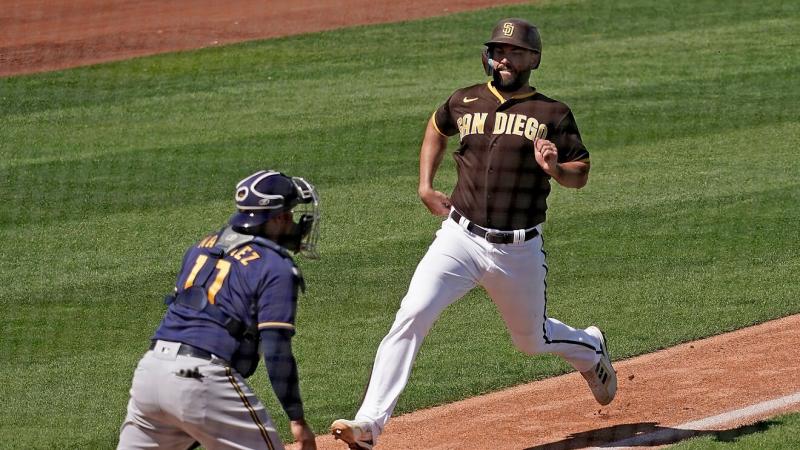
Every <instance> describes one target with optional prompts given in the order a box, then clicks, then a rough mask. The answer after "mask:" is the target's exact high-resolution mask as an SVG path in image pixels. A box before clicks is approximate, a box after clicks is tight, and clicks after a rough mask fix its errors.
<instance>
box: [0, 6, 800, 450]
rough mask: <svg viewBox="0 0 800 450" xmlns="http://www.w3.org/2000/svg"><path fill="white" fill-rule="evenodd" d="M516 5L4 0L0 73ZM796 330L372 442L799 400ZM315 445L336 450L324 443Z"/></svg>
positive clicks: (454, 440) (634, 365)
mask: <svg viewBox="0 0 800 450" xmlns="http://www.w3.org/2000/svg"><path fill="white" fill-rule="evenodd" d="M448 3H450V4H448ZM514 3H521V2H519V1H498V0H491V1H489V0H467V1H458V2H456V1H453V0H449V1H447V2H435V4H436V5H438V6H436V7H432V6H430V4H431V2H427V1H423V0H405V1H403V2H395V1H373V0H321V1H320V0H317V1H309V0H296V1H292V2H264V1H261V0H233V1H229V2H217V1H212V0H173V1H170V2H163V1H160V0H137V1H127V0H126V1H123V0H72V1H69V2H65V1H56V0H14V1H11V2H4V6H3V10H2V11H0V76H9V75H19V74H26V73H34V72H41V71H47V70H55V69H63V68H69V67H75V66H80V65H86V64H94V63H100V62H105V61H111V60H118V59H125V58H131V57H135V56H143V55H149V54H154V53H160V52H167V51H179V50H188V49H196V48H202V47H208V46H215V45H221V44H226V43H231V42H238V41H244V40H252V39H263V38H269V37H277V36H284V35H290V34H299V33H305V32H311V31H320V30H327V29H333V28H339V27H345V26H351V25H363V24H372V23H382V22H394V21H401V20H408V19H415V18H422V17H429V16H436V15H443V14H449V13H453V12H457V11H464V10H469V9H478V8H483V7H490V6H498V5H501V4H514ZM798 329H800V315H796V316H791V317H787V318H783V319H780V320H776V321H772V322H768V323H765V324H761V325H758V326H755V327H751V328H747V329H743V330H739V331H736V332H733V333H728V334H724V335H721V336H716V337H713V338H709V339H705V340H701V341H697V342H693V343H687V344H683V345H680V346H677V347H674V348H670V349H666V350H663V351H659V352H656V353H653V354H649V355H644V356H640V357H637V358H632V359H629V360H625V361H617V362H616V363H615V367H616V368H617V371H618V375H619V393H618V396H617V399H616V400H615V401H614V402H613V403H612V404H611V405H609V406H608V407H602V408H601V407H599V406H598V405H597V404H596V403H595V402H594V400H593V399H592V397H591V394H590V392H589V390H588V388H587V387H586V384H585V382H584V381H583V379H582V378H581V377H580V375H579V374H577V373H572V374H568V375H564V376H560V377H556V378H551V379H547V380H543V381H540V382H536V383H532V384H527V385H522V386H517V387H514V388H511V389H507V390H503V391H500V392H496V393H493V394H489V395H485V396H481V397H476V398H471V399H467V400H464V401H461V402H456V403H452V404H449V405H444V406H440V407H436V408H431V409H427V410H423V411H418V412H415V413H411V414H407V415H404V416H399V417H396V418H394V419H393V420H392V421H391V422H390V423H389V425H388V427H387V429H386V430H385V433H384V434H383V435H382V436H381V441H380V446H379V447H378V448H379V449H409V450H410V449H426V450H432V449H440V450H444V449H453V450H456V449H459V450H461V449H471V450H479V449H487V450H488V449H527V450H530V449H578V448H584V447H592V446H601V445H604V444H608V443H613V442H618V441H621V440H623V439H627V438H630V437H633V436H641V435H644V434H648V433H653V432H656V431H664V430H669V429H670V428H672V427H676V426H678V425H680V424H684V423H687V422H692V421H696V420H700V419H703V418H707V417H710V416H715V415H718V414H721V413H725V412H728V411H735V410H739V409H741V408H744V407H747V406H749V405H753V404H756V403H759V402H763V401H765V400H772V399H776V398H781V397H782V396H786V395H789V394H795V393H798V392H800V377H798V375H797V374H798V373H800V333H798V332H797V330H798ZM611 344H612V349H611V350H612V352H613V341H612V343H611ZM798 409H800V406H798V404H797V403H793V404H792V405H789V406H787V407H785V408H783V410H798ZM781 411H782V410H780V409H779V410H772V411H770V412H768V413H763V414H754V415H750V416H748V417H747V418H746V419H742V420H733V419H732V420H730V421H728V422H725V421H724V420H723V421H722V422H719V423H717V425H715V426H714V427H707V428H706V429H705V430H699V429H698V430H694V432H693V431H692V430H689V431H686V430H683V431H681V432H680V433H671V434H670V433H667V434H666V435H669V436H676V437H675V438H669V439H662V440H661V441H657V442H655V443H651V444H648V445H660V444H667V443H669V442H671V441H674V440H675V439H679V438H685V437H687V436H689V435H692V434H699V433H707V432H709V430H711V431H713V430H714V429H717V430H728V432H729V433H734V434H735V433H744V432H747V431H746V429H745V428H740V427H741V426H742V425H745V424H747V423H752V422H754V421H756V420H759V419H763V418H764V416H765V415H773V414H776V413H778V412H781ZM662 435H664V434H663V433H662ZM318 446H319V448H320V450H325V449H344V448H346V446H345V445H344V444H342V443H336V442H334V441H333V439H332V438H331V437H329V436H321V437H319V438H318ZM644 446H645V445H644V444H641V445H637V448H641V447H644ZM289 448H291V446H290V447H289Z"/></svg>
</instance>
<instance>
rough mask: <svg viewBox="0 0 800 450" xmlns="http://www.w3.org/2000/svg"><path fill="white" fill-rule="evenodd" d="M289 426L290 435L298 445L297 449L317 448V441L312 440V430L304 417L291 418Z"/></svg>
mask: <svg viewBox="0 0 800 450" xmlns="http://www.w3.org/2000/svg"><path fill="white" fill-rule="evenodd" d="M289 427H290V428H291V429H292V436H294V440H295V441H296V442H297V444H300V445H299V447H297V446H296V447H295V448H296V449H297V450H317V442H316V441H315V440H314V439H315V438H314V432H313V431H311V427H309V426H308V424H307V423H306V421H305V419H300V420H292V421H291V422H289Z"/></svg>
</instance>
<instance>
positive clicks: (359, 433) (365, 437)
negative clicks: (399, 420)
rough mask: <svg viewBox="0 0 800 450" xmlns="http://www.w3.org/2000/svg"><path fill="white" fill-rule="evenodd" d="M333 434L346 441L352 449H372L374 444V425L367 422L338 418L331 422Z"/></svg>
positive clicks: (336, 437)
mask: <svg viewBox="0 0 800 450" xmlns="http://www.w3.org/2000/svg"><path fill="white" fill-rule="evenodd" d="M331 434H333V437H334V438H335V439H341V440H343V441H344V442H346V443H347V444H348V445H349V446H350V449H351V450H372V447H373V445H374V444H373V442H374V439H373V438H372V427H371V426H370V424H369V423H367V422H356V421H354V420H345V419H337V420H335V421H334V422H333V423H332V424H331Z"/></svg>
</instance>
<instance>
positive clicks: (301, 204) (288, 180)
mask: <svg viewBox="0 0 800 450" xmlns="http://www.w3.org/2000/svg"><path fill="white" fill-rule="evenodd" d="M234 199H235V200H236V209H237V212H236V213H234V214H233V216H231V218H230V220H229V223H230V225H231V226H233V227H234V228H236V229H239V230H241V231H243V232H248V231H249V230H253V229H255V228H256V227H258V226H260V225H262V224H264V223H266V222H267V221H269V220H270V219H272V218H273V217H275V216H276V215H278V214H280V213H281V212H284V211H292V210H293V209H295V208H296V207H298V208H300V209H302V211H299V212H300V213H302V214H301V216H300V219H299V222H298V223H297V224H296V227H295V230H294V231H293V233H294V234H293V235H292V236H287V238H290V239H291V240H292V242H288V241H287V242H279V243H280V244H283V245H284V246H287V247H290V249H291V250H294V251H299V252H302V253H304V254H305V255H306V256H310V257H318V255H317V253H316V241H317V239H318V237H319V218H320V214H319V196H318V195H317V190H316V189H315V188H314V186H313V185H312V184H311V183H309V182H308V181H306V180H304V179H303V178H300V177H289V176H286V175H284V174H283V173H281V172H276V171H273V170H260V171H258V172H256V173H254V174H252V175H250V176H249V177H247V178H245V179H244V180H242V181H240V182H239V183H238V184H236V194H235V197H234ZM296 212H297V211H296Z"/></svg>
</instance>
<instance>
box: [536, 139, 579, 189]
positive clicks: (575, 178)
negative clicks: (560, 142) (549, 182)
mask: <svg viewBox="0 0 800 450" xmlns="http://www.w3.org/2000/svg"><path fill="white" fill-rule="evenodd" d="M533 148H534V151H533V156H534V157H535V158H536V163H537V164H539V167H541V168H542V170H543V171H544V173H546V174H548V175H550V177H552V178H553V179H554V180H556V182H558V184H560V185H562V186H564V187H569V188H575V189H580V188H582V187H584V186H586V182H587V181H589V160H586V161H570V162H565V163H559V162H558V148H556V145H555V144H554V143H552V142H550V141H548V140H547V139H537V140H536V141H535V142H534V143H533Z"/></svg>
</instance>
